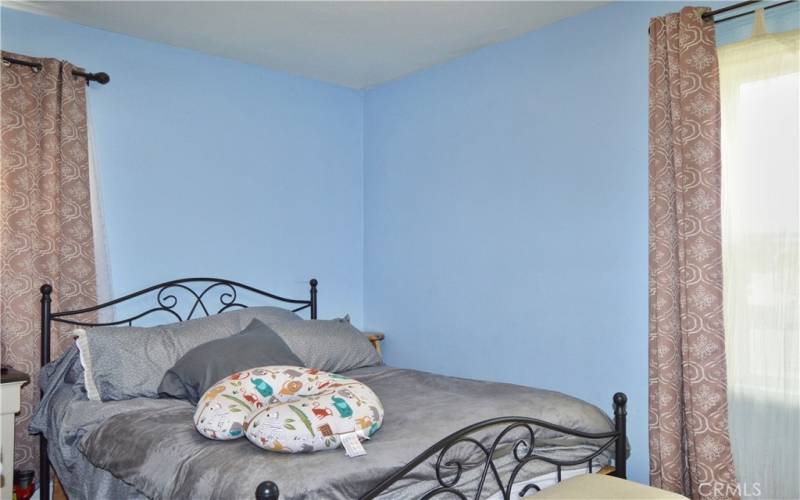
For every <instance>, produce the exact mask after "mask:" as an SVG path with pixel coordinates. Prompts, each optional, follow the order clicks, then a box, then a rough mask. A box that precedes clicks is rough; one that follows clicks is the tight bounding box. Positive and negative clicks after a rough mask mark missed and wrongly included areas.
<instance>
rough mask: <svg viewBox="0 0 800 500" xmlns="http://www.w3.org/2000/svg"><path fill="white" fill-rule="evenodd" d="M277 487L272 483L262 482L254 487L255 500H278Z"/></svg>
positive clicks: (278, 492)
mask: <svg viewBox="0 0 800 500" xmlns="http://www.w3.org/2000/svg"><path fill="white" fill-rule="evenodd" d="M279 494H280V491H278V485H277V484H275V483H273V482H272V481H264V482H262V483H260V484H259V485H258V486H257V487H256V500H278V495H279Z"/></svg>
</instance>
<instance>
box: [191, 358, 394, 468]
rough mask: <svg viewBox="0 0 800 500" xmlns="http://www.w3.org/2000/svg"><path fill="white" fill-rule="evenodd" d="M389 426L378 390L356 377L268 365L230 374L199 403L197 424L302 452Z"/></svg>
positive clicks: (215, 434) (209, 432)
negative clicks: (377, 394) (376, 392)
mask: <svg viewBox="0 0 800 500" xmlns="http://www.w3.org/2000/svg"><path fill="white" fill-rule="evenodd" d="M382 422H383V405H381V401H380V399H378V396H376V395H375V393H374V392H372V389H370V388H369V387H367V386H366V385H364V384H363V383H361V382H359V381H357V380H353V379H351V378H347V377H343V376H341V375H336V374H335V373H328V372H323V371H320V370H316V369H314V368H302V367H297V366H264V367H260V368H252V369H250V370H245V371H241V372H237V373H234V374H233V375H230V376H228V377H226V378H224V379H222V380H220V381H219V382H217V383H216V384H214V385H213V386H211V387H210V388H209V389H208V390H207V391H206V392H205V394H203V397H202V398H200V401H199V402H198V404H197V409H196V410H195V412H194V425H195V427H196V428H197V430H198V431H199V432H200V434H202V435H203V436H205V437H207V438H210V439H217V440H227V439H237V438H240V437H242V436H247V439H248V440H250V442H251V443H253V444H255V445H256V446H259V447H261V448H264V449H265V450H271V451H279V452H282V453H302V452H310V451H319V450H328V449H333V448H337V447H338V446H339V444H340V442H341V441H340V438H339V436H340V435H341V434H347V433H350V432H354V431H355V432H356V434H357V435H358V437H359V438H360V439H367V438H369V437H370V436H372V434H374V433H375V431H377V430H378V429H379V428H380V426H381V423H382Z"/></svg>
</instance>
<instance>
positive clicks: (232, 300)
mask: <svg viewBox="0 0 800 500" xmlns="http://www.w3.org/2000/svg"><path fill="white" fill-rule="evenodd" d="M191 284H203V287H204V288H202V289H199V290H195V289H194V288H192V287H191V286H189V285H191ZM309 285H310V292H309V298H308V299H289V298H286V297H282V296H279V295H276V294H273V293H269V292H265V291H264V290H259V289H257V288H254V287H251V286H249V285H245V284H242V283H239V282H236V281H231V280H225V279H218V278H185V279H179V280H173V281H167V282H164V283H159V284H157V285H153V286H151V287H148V288H144V289H142V290H139V291H137V292H133V293H130V294H128V295H125V296H123V297H120V298H118V299H114V300H111V301H108V302H104V303H102V304H98V305H95V306H92V307H86V308H83V309H76V310H71V311H59V312H52V311H51V304H52V294H53V287H52V286H51V285H49V284H45V285H42V287H41V289H40V291H41V294H42V297H41V365H42V366H44V365H46V364H47V363H49V362H50V333H51V326H52V323H53V322H59V323H67V324H71V325H76V326H118V325H128V326H132V325H133V322H134V321H136V320H139V319H141V318H144V317H147V316H150V315H152V314H157V313H167V314H170V315H171V316H172V317H174V318H175V319H176V320H177V321H179V322H180V321H186V320H189V319H192V318H193V317H194V316H195V314H196V313H197V314H199V311H202V312H203V313H204V315H205V316H210V315H212V314H219V313H222V312H225V311H226V310H228V309H231V308H246V307H248V306H247V305H245V304H243V303H242V302H240V301H239V298H238V296H239V293H238V290H245V291H247V292H251V293H254V294H256V295H259V296H262V297H267V298H269V299H272V300H275V301H278V302H284V303H288V304H297V305H298V307H296V308H294V309H292V310H293V311H294V312H298V311H303V310H305V309H308V310H309V316H310V318H311V319H317V280H316V279H312V280H310V281H309ZM211 292H214V293H211ZM150 293H154V294H155V300H156V304H155V305H154V306H152V307H149V308H148V309H145V310H144V311H142V312H139V313H136V314H133V315H131V316H128V317H126V318H124V319H121V320H114V321H108V322H100V321H81V320H78V319H70V317H72V316H80V315H82V314H87V313H91V312H95V311H99V310H102V309H107V308H109V307H113V306H115V305H117V304H121V303H123V302H127V301H129V300H132V299H135V298H137V297H141V296H144V295H147V294H150ZM182 294H183V295H184V296H188V297H189V298H188V300H189V301H190V302H189V304H188V305H187V308H188V313H186V314H184V315H182V314H181V313H180V312H179V309H178V305H179V303H180V300H179V299H178V296H179V295H182ZM213 297H216V299H217V300H218V301H219V304H218V306H217V309H216V311H215V312H209V307H210V305H209V304H207V303H206V302H205V301H206V300H209V299H211V298H213ZM627 401H628V398H627V396H625V394H623V393H621V392H618V393H616V394H614V398H613V404H614V430H613V431H610V432H601V433H589V432H583V431H580V430H576V429H569V428H566V427H563V426H560V425H556V424H552V423H550V422H545V421H542V420H538V419H534V418H528V417H499V418H493V419H489V420H484V421H481V422H477V423H475V424H472V425H470V426H468V427H465V428H463V429H460V430H458V431H456V432H454V433H452V434H450V435H449V436H447V437H445V438H443V439H442V440H440V441H439V442H438V443H436V444H434V445H433V446H431V447H430V448H428V449H427V450H425V451H424V452H422V453H420V454H419V455H418V456H417V457H416V458H414V459H413V460H412V461H410V462H409V463H408V464H406V465H405V466H404V467H402V468H401V469H400V470H398V471H397V472H395V473H394V474H392V475H390V476H388V477H387V478H385V479H383V480H382V481H381V482H380V483H378V484H377V485H376V486H375V487H373V488H372V489H371V490H369V491H368V492H367V493H365V494H364V495H362V496H361V497H360V500H371V499H373V498H375V497H377V496H379V495H381V494H382V493H385V492H386V491H387V490H388V489H389V488H390V487H392V486H393V485H394V484H395V483H397V482H398V481H400V480H402V479H404V478H406V477H407V475H408V474H410V473H411V472H412V471H414V469H416V468H417V467H418V466H420V465H422V464H424V463H429V462H430V461H432V460H435V466H434V472H435V475H436V481H437V483H438V486H436V487H434V488H433V489H431V490H430V491H428V492H427V493H426V494H425V495H423V497H422V498H423V500H427V499H429V498H433V497H435V496H438V495H444V494H450V495H453V496H455V497H457V498H460V499H463V500H466V498H467V495H466V494H465V493H463V492H462V491H460V490H459V485H458V483H459V481H460V480H461V478H462V473H463V472H464V471H465V470H466V469H467V465H465V464H464V463H463V461H462V460H461V459H459V458H457V457H454V458H450V459H448V458H447V454H448V452H449V451H450V450H453V449H455V447H457V446H459V445H467V446H471V447H474V448H475V450H476V451H478V452H479V453H481V454H482V457H483V458H482V462H481V463H480V464H478V465H477V466H476V465H473V466H471V467H470V469H471V470H475V469H474V467H480V469H477V470H480V471H481V474H480V477H479V482H478V485H477V492H476V493H475V494H474V498H475V499H476V500H477V499H479V498H480V496H481V493H482V491H483V487H484V486H485V484H486V481H487V476H491V479H490V480H492V479H493V480H494V481H495V484H496V486H497V488H498V489H499V491H500V492H502V495H503V498H504V499H506V500H510V498H511V494H512V488H513V486H514V484H515V480H516V478H517V476H518V475H519V473H520V472H521V471H522V469H523V468H524V467H525V466H526V465H527V464H528V463H530V462H532V461H535V460H540V461H543V462H547V463H549V464H551V465H555V466H556V472H557V476H556V477H557V482H561V475H562V468H563V467H575V466H578V465H581V464H587V465H588V472H589V473H591V472H593V470H592V468H593V460H594V459H595V458H597V457H599V456H600V455H601V454H603V453H605V452H607V451H608V450H610V448H611V447H612V445H613V446H614V470H613V472H611V475H614V476H616V477H620V478H625V477H626V474H627V473H626V461H627V429H626V415H627V411H626V404H627ZM492 428H500V431H499V432H498V433H497V434H496V437H494V439H493V440H490V441H491V444H486V443H487V441H486V436H485V435H484V438H483V440H481V439H480V438H478V437H476V434H478V433H486V432H487V431H488V430H489V429H492ZM539 428H541V429H547V430H550V431H554V432H557V433H560V434H563V435H565V436H575V437H581V438H585V439H590V440H598V441H602V442H601V443H598V445H597V449H596V450H594V451H592V452H591V453H589V454H587V455H585V456H583V457H580V458H579V459H575V460H559V459H556V458H553V457H551V456H548V455H547V454H540V453H537V449H536V447H535V440H536V430H537V429H539ZM513 432H521V433H522V436H521V437H519V438H513V439H512V437H513V436H511V433H513ZM509 439H510V440H511V441H513V445H511V446H512V448H511V450H512V455H513V458H514V460H515V461H516V465H515V466H514V468H513V469H512V471H511V473H510V475H509V477H508V479H507V480H506V481H503V479H502V478H501V477H500V473H499V472H498V470H497V466H496V465H495V462H494V460H495V453H496V451H497V450H498V449H499V448H501V447H503V446H505V445H507V444H508V441H509ZM39 453H40V458H39V485H40V486H39V487H40V489H39V497H40V498H50V459H49V457H48V452H47V439H46V438H45V436H44V435H40V441H39ZM479 456H480V455H479ZM530 489H535V490H537V491H538V490H539V486H538V485H536V484H533V483H529V484H527V485H526V486H525V487H524V488H523V490H522V491H521V492H520V496H524V494H526V493H527V492H528V491H529V490H530ZM279 496H280V492H279V489H278V485H277V484H276V483H275V482H273V481H263V482H262V483H260V484H259V485H258V487H257V488H256V491H255V497H256V500H278V498H279Z"/></svg>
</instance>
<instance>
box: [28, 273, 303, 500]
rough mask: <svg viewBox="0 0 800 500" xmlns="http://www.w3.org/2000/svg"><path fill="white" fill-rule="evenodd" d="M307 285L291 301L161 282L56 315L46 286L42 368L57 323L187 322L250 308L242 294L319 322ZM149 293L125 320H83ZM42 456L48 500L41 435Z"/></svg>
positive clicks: (213, 285)
mask: <svg viewBox="0 0 800 500" xmlns="http://www.w3.org/2000/svg"><path fill="white" fill-rule="evenodd" d="M308 283H309V285H310V290H309V297H308V298H307V299H289V298H286V297H282V296H280V295H276V294H274V293H270V292H266V291H264V290H260V289H258V288H255V287H252V286H250V285H245V284H243V283H239V282H237V281H231V280H226V279H219V278H184V279H179V280H173V281H166V282H164V283H159V284H157V285H153V286H150V287H147V288H144V289H142V290H139V291H137V292H133V293H130V294H128V295H125V296H123V297H120V298H118V299H114V300H110V301H108V302H104V303H102V304H97V305H94V306H91V307H85V308H83V309H74V310H70V311H57V312H53V311H51V305H52V302H53V299H52V295H53V293H54V290H53V287H52V286H51V285H49V284H44V285H42V286H41V288H40V291H41V292H42V298H41V321H42V323H41V365H42V366H44V365H46V364H47V363H49V362H50V352H51V351H50V330H51V326H52V323H53V322H54V321H55V322H58V323H67V324H70V325H78V326H119V325H128V326H133V323H134V321H137V320H140V319H142V318H146V317H148V316H151V315H154V314H158V313H161V314H167V315H168V316H171V317H172V318H174V319H175V320H177V321H187V320H190V319H193V318H195V317H199V316H200V314H201V313H202V314H204V315H205V316H211V315H214V314H219V313H222V312H225V311H227V310H229V309H233V308H247V307H249V306H248V305H247V304H245V303H244V300H243V299H242V297H241V295H242V292H245V291H246V292H249V293H251V294H254V295H256V296H259V297H265V298H268V299H271V300H273V301H276V302H282V303H285V304H292V305H293V306H295V307H294V308H293V309H292V311H293V312H299V311H303V310H306V309H308V310H309V316H310V318H311V319H317V280H316V279H312V280H310V281H309V282H308ZM148 294H149V295H152V296H153V301H152V302H151V303H150V305H146V306H144V308H143V310H141V311H138V312H135V313H133V314H130V315H127V316H125V317H124V318H123V319H118V320H112V321H84V320H81V319H80V317H81V315H84V314H87V313H91V312H95V311H101V310H104V309H105V310H108V309H110V308H112V307H114V306H116V305H118V304H122V303H125V302H132V301H133V300H134V299H137V298H139V297H144V296H147V295H148ZM145 299H146V297H145ZM252 305H255V304H250V306H252ZM261 305H266V304H261ZM39 454H40V456H39V479H40V481H39V483H40V495H41V497H42V498H48V497H49V496H50V460H49V457H48V454H47V439H46V438H45V437H44V436H40V442H39Z"/></svg>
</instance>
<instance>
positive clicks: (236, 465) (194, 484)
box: [31, 352, 613, 499]
mask: <svg viewBox="0 0 800 500" xmlns="http://www.w3.org/2000/svg"><path fill="white" fill-rule="evenodd" d="M81 370H82V369H81V368H80V363H79V362H77V357H76V356H74V355H71V354H70V353H69V352H68V353H67V354H66V355H65V356H64V357H62V358H61V359H60V360H59V361H58V362H56V363H54V364H52V365H50V366H48V367H47V368H46V370H45V371H44V374H45V376H44V377H43V378H42V385H43V389H44V392H45V396H44V398H43V400H42V403H41V404H40V405H39V407H37V411H36V413H35V415H34V418H33V420H32V424H31V430H32V431H35V432H43V433H44V434H45V436H46V437H47V438H48V440H49V441H50V442H49V449H50V453H51V461H52V462H53V466H54V468H55V470H56V472H57V474H58V476H59V478H60V479H61V481H62V483H63V485H64V487H65V489H66V491H67V494H68V495H69V497H70V498H71V499H79V498H119V499H127V498H159V499H160V498H226V499H230V498H242V499H245V498H247V499H250V498H253V492H254V491H255V488H256V486H257V485H258V484H259V483H260V482H261V481H264V480H272V481H275V482H276V483H277V484H278V486H279V488H280V489H281V498H299V499H305V498H330V499H350V498H357V497H358V496H360V495H361V494H363V493H365V492H366V491H368V490H369V489H370V488H371V487H373V486H374V485H375V484H377V483H378V482H379V481H380V480H381V479H383V478H384V477H386V476H388V475H390V474H391V473H393V472H395V471H397V470H398V469H400V468H401V467H402V466H403V465H404V464H406V463H407V462H409V461H410V460H411V459H413V458H414V457H415V456H416V455H418V454H419V453H420V452H422V451H423V450H425V449H426V448H427V447H429V446H430V445H431V444H433V443H435V442H436V441H438V440H439V439H441V438H442V437H444V436H446V435H448V434H450V433H451V432H454V431H456V430H458V429H460V428H462V427H465V426H467V425H469V424H472V423H475V422H477V421H480V420H484V419H488V418H493V417H497V416H509V415H517V416H528V417H534V418H540V419H542V420H545V421H548V422H552V423H556V424H559V425H563V426H565V427H568V428H573V429H578V430H583V431H586V432H607V431H610V430H613V425H612V423H611V421H610V420H609V418H608V417H607V416H606V415H605V413H603V412H602V411H601V410H599V409H598V408H596V407H594V406H592V405H590V404H588V403H586V402H583V401H580V400H578V399H576V398H572V397H570V396H567V395H564V394H560V393H557V392H552V391H545V390H540V389H532V388H528V387H522V386H517V385H511V384H499V383H492V382H485V381H476V380H466V379H460V378H453V377H445V376H441V375H435V374H431V373H426V372H420V371H415V370H405V369H400V368H394V367H390V366H376V367H369V368H361V369H358V370H352V371H349V372H346V373H344V375H346V376H349V377H352V378H355V379H357V380H361V381H363V382H364V383H366V384H367V385H368V386H370V387H371V388H372V389H373V391H374V392H375V393H376V394H377V395H378V397H380V398H381V400H382V402H383V405H384V409H385V411H386V417H385V420H384V424H383V427H382V428H381V429H380V430H379V431H378V432H377V433H376V434H375V436H374V437H373V439H372V440H370V441H369V442H367V443H365V449H366V451H367V455H366V456H363V457H358V458H352V459H351V458H348V457H346V456H345V454H344V451H343V450H341V449H340V450H333V451H326V452H318V453H313V454H303V455H285V454H276V453H270V452H265V451H264V450H261V449H259V448H257V447H255V446H253V445H252V444H250V443H249V442H247V441H246V440H235V441H227V442H219V441H210V440H207V439H205V438H203V437H202V436H201V435H200V434H199V433H197V432H196V431H195V429H194V427H193V424H192V413H193V407H192V406H191V405H190V404H189V403H188V402H185V401H180V400H171V399H147V398H137V399H131V400H126V401H116V402H105V403H104V402H95V401H88V400H87V399H86V396H85V391H84V389H83V386H82V376H81ZM536 432H537V434H536V441H535V443H534V447H535V448H536V451H537V453H542V454H549V455H550V456H557V457H558V458H561V459H569V458H578V457H581V456H585V455H587V454H588V453H589V452H591V451H592V450H593V449H594V447H595V446H596V443H593V442H590V441H587V440H583V439H579V438H565V437H563V436H558V435H556V434H554V433H552V432H548V431H546V430H543V429H539V430H537V431H536ZM517 436H519V434H518V435H517ZM492 437H493V436H491V435H489V434H486V435H484V436H479V439H480V440H481V441H485V442H490V440H491V438H492ZM511 444H513V443H512V441H509V442H508V443H504V445H503V446H501V447H500V449H499V450H498V453H497V454H496V455H495V461H494V462H495V466H496V467H497V469H498V471H499V472H500V474H501V477H504V478H505V477H507V476H508V474H510V472H511V470H512V469H513V468H514V466H515V465H516V461H515V459H514V457H513V453H511V446H510V445H511ZM449 453H450V454H449V455H448V456H447V460H445V462H446V461H449V460H452V459H457V460H459V461H460V462H461V463H462V464H463V466H464V473H463V475H462V478H461V480H460V481H459V483H458V484H459V487H460V489H461V491H462V492H464V493H465V494H467V495H468V496H469V495H470V492H472V493H473V494H474V491H475V488H476V486H477V484H478V481H479V478H480V476H481V473H482V470H483V469H482V464H483V459H482V457H481V454H480V453H479V452H478V451H477V450H476V448H475V447H474V446H473V447H471V448H470V446H469V445H465V446H461V445H460V446H457V447H454V448H453V449H452V450H450V452H449ZM609 458H610V454H604V455H601V456H600V457H598V459H597V461H596V462H595V464H594V467H595V470H597V469H599V468H600V467H601V466H602V465H606V464H607V463H608V461H609ZM454 470H455V469H454V468H451V469H450V470H447V468H445V469H443V471H444V472H445V476H446V477H447V476H448V474H451V476H449V477H452V474H453V473H454ZM586 470H587V466H586V465H583V466H581V467H579V468H575V471H574V472H569V471H565V472H564V477H568V475H572V474H574V473H582V472H585V471H586ZM548 474H551V476H547V475H548ZM552 474H553V467H552V466H550V465H548V464H546V463H544V462H541V461H534V462H531V463H529V464H527V465H526V466H525V468H524V469H523V471H522V472H521V473H520V476H519V478H518V482H520V483H524V482H526V481H534V482H537V481H543V482H544V481H545V478H546V477H550V478H551V479H552ZM537 485H539V486H540V487H543V485H541V484H538V482H537ZM437 486H438V483H437V482H436V480H435V465H434V463H433V462H432V461H429V462H426V463H423V464H422V465H420V466H419V467H418V468H417V469H415V470H414V471H413V472H412V473H411V474H409V475H408V476H407V477H406V478H404V479H403V480H401V481H399V482H398V483H396V484H395V485H394V486H393V487H392V488H390V489H389V490H388V491H387V492H386V494H385V495H383V496H382V498H383V497H385V498H417V497H419V496H421V495H423V494H424V493H425V492H428V491H430V490H431V489H433V488H435V487H437ZM483 492H484V495H483V497H484V498H486V497H490V496H491V495H493V494H496V493H497V492H498V487H497V485H496V484H495V481H494V480H492V479H491V473H490V474H489V475H488V477H487V480H486V484H485V486H484V489H483Z"/></svg>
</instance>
